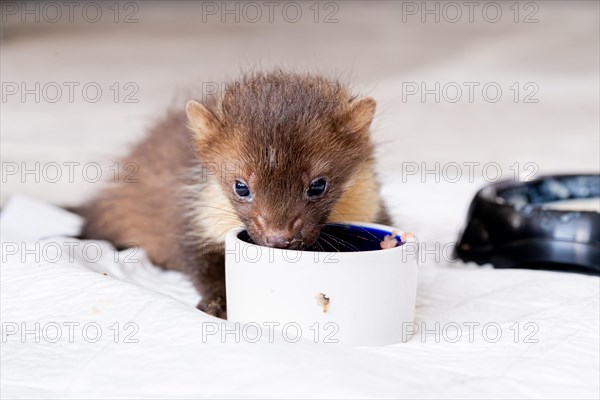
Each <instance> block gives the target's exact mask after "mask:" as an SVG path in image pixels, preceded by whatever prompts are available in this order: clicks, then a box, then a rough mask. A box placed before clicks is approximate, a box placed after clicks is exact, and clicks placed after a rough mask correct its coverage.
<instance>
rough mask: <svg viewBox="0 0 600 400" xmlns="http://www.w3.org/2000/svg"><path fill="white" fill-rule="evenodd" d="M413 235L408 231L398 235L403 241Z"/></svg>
mask: <svg viewBox="0 0 600 400" xmlns="http://www.w3.org/2000/svg"><path fill="white" fill-rule="evenodd" d="M414 237H415V235H413V234H412V233H410V232H404V233H403V234H402V236H400V238H401V239H402V241H403V242H406V239H410V238H414Z"/></svg>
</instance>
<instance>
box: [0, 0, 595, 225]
mask: <svg viewBox="0 0 600 400" xmlns="http://www.w3.org/2000/svg"><path fill="white" fill-rule="evenodd" d="M275 3H276V4H277V6H275V7H274V8H273V14H272V16H269V5H268V2H254V3H252V4H253V5H254V6H252V7H254V8H245V7H246V6H245V4H244V3H240V2H229V3H227V4H225V3H222V2H212V3H204V4H201V3H198V2H123V3H120V4H119V7H118V11H119V13H118V15H117V14H116V13H115V9H114V7H115V6H114V4H113V3H112V2H109V3H103V4H102V6H101V7H102V11H101V12H102V14H101V18H99V20H98V21H97V22H90V21H91V20H93V19H94V18H95V14H94V11H95V10H96V8H97V6H98V4H100V3H93V4H92V5H91V6H89V7H88V8H87V9H86V12H87V14H84V12H83V9H84V8H85V4H86V3H78V4H79V6H77V7H76V8H75V9H74V10H73V15H72V20H73V22H71V21H69V17H70V16H69V15H68V11H69V10H68V9H66V8H65V7H62V8H63V9H62V13H63V14H62V17H61V18H59V19H58V21H57V22H53V20H54V19H56V16H57V14H56V12H55V10H52V9H50V8H48V9H45V10H44V8H43V7H44V6H43V4H42V3H39V2H29V3H27V4H25V5H24V4H16V9H15V8H8V9H6V8H3V15H2V19H3V21H2V22H3V23H2V44H1V53H2V54H1V55H2V59H1V73H2V82H3V88H2V89H3V99H2V110H1V132H2V137H1V144H2V146H1V148H2V149H1V157H2V163H3V182H2V197H1V200H2V202H3V203H4V202H5V201H6V199H7V198H8V197H9V196H10V195H11V194H14V193H17V192H19V193H26V194H29V195H32V196H35V197H38V198H41V199H44V200H48V201H51V202H53V203H56V204H60V205H76V204H79V203H81V202H82V201H84V200H85V199H86V198H87V197H89V196H90V195H91V194H92V193H93V192H94V191H95V190H97V189H98V187H99V185H100V184H99V183H90V182H88V180H89V179H84V178H83V174H84V171H83V168H84V167H85V166H86V165H89V163H98V164H100V165H101V166H102V168H104V176H103V177H104V178H106V177H108V178H110V177H111V175H110V174H111V173H112V172H111V170H110V168H111V165H112V162H113V160H114V159H115V157H118V156H119V155H121V154H123V153H125V152H126V151H127V149H128V147H129V146H130V145H131V143H133V142H134V141H135V140H136V139H137V138H139V137H140V136H141V135H143V133H144V131H145V130H146V128H147V127H148V126H150V125H151V124H152V123H153V121H154V120H156V119H157V118H159V117H160V116H161V115H162V114H163V112H164V110H165V108H166V107H168V106H176V107H181V105H182V104H183V102H184V101H185V99H186V98H188V97H189V96H192V95H194V96H196V97H198V96H199V94H202V93H203V90H204V92H206V89H207V88H208V87H210V85H214V84H220V83H221V82H223V81H224V80H226V79H229V78H235V77H236V76H238V75H239V73H240V71H244V70H253V69H260V68H269V67H271V66H285V67H288V68H293V69H296V70H300V71H320V72H323V73H327V74H330V75H332V76H338V75H339V76H343V77H345V78H346V79H348V80H349V81H350V82H352V83H353V84H354V86H355V87H356V88H357V90H359V91H360V92H361V93H362V94H365V95H371V96H374V97H375V98H376V99H377V101H378V116H377V120H376V122H375V129H374V137H375V140H376V141H377V142H378V143H380V146H379V152H380V160H379V163H380V170H381V172H380V175H381V177H382V180H383V182H384V192H385V194H386V196H387V199H388V202H389V203H390V204H391V208H392V212H393V213H394V216H395V218H405V217H406V218H412V217H414V216H415V215H416V217H414V218H421V219H422V220H423V219H425V220H427V219H432V220H434V219H436V220H439V218H442V216H443V215H446V214H448V212H449V211H450V212H451V214H455V215H456V217H454V218H456V221H458V220H459V219H461V218H462V215H464V214H463V211H464V209H465V208H466V207H467V205H468V200H469V198H470V197H471V195H472V193H473V192H474V191H475V190H476V189H477V188H478V187H480V186H481V185H482V184H484V183H485V182H486V180H485V178H486V176H489V175H491V176H494V175H495V170H496V169H497V168H496V164H497V165H499V166H500V168H501V169H500V172H501V174H502V175H503V176H504V177H513V176H514V175H515V171H520V174H521V175H525V177H531V176H532V174H541V173H555V172H586V171H587V172H594V171H596V172H598V169H599V167H600V166H599V157H600V155H599V148H600V142H599V141H600V139H599V116H598V112H599V111H598V110H599V108H600V107H599V94H598V88H599V78H598V75H599V64H598V63H599V37H600V34H599V3H598V2H596V1H583V2H575V1H569V2H567V1H565V2H561V1H538V2H521V3H517V5H516V6H515V4H514V2H499V3H493V4H491V5H490V4H489V3H490V2H475V3H474V6H473V9H472V10H471V9H470V8H469V7H467V6H466V5H465V2H456V3H452V4H454V5H450V6H448V3H445V2H428V3H427V4H425V3H423V2H400V1H399V2H395V1H387V2H368V4H367V3H366V2H365V3H363V2H358V1H348V2H321V3H318V5H315V4H314V3H312V2H292V3H293V4H292V5H288V4H287V3H284V2H275ZM59 4H60V2H59ZM13 5H15V3H13ZM455 5H458V6H455ZM3 7H5V6H4V5H3ZM24 7H29V8H28V9H27V10H30V13H29V14H28V13H24V12H23V10H25V8H24ZM36 7H38V8H37V12H38V13H39V15H36ZM111 7H112V8H111ZM256 7H258V8H259V9H261V13H262V16H261V17H260V18H256V16H257V14H256ZM286 7H287V8H286ZM290 7H291V8H290ZM311 7H312V8H311ZM284 9H286V12H287V14H286V13H284V12H283V10H284ZM298 9H300V10H301V14H300V16H299V18H296V16H298V13H297V10H298ZM436 9H437V11H436ZM498 9H499V10H500V11H499V12H500V14H498ZM31 10H33V11H31ZM227 10H230V11H231V10H233V11H232V12H230V13H227V12H226V11H227ZM317 10H318V13H317ZM428 10H429V11H431V10H433V11H432V12H433V13H428ZM517 11H518V12H517ZM457 12H460V13H461V16H460V18H458V17H457V16H458V14H457ZM38 16H39V22H36V17H38ZM270 17H271V18H272V21H270V20H269V19H270ZM236 18H237V19H238V20H239V21H238V22H236ZM436 18H438V19H439V21H436ZM115 19H116V20H117V22H115ZM223 19H225V21H226V22H225V23H223V22H222V20H223ZM294 19H297V22H291V21H292V20H294ZM423 19H425V22H423ZM253 20H256V21H253ZM126 21H128V22H126ZM37 82H39V85H40V86H39V87H40V89H39V90H38V91H37V92H38V93H37V94H38V95H39V96H40V99H35V94H27V95H25V98H23V97H22V95H23V93H22V90H21V89H23V87H24V88H25V89H29V90H31V89H33V90H34V92H35V88H36V86H35V85H36V83H37ZM69 82H71V83H69ZM465 82H471V83H470V85H472V87H473V88H474V89H473V90H474V91H473V93H472V95H473V98H472V101H469V98H468V97H469V86H467V85H466V84H465ZM436 83H437V84H439V87H440V89H439V90H438V91H437V95H438V96H439V97H440V99H439V100H438V101H436V99H435V95H436V94H435V93H434V94H428V95H425V98H424V100H422V99H421V94H422V92H421V91H420V89H421V87H422V86H421V85H422V84H424V85H425V87H424V88H425V89H429V90H431V89H433V90H434V91H435V87H436V86H435V85H436ZM515 83H516V86H515ZM48 84H50V86H47V85H48ZM69 84H70V85H77V86H73V87H74V93H73V94H74V96H73V99H69V90H68V86H67V85H69ZM90 84H91V85H92V89H93V88H94V87H100V88H101V90H102V95H101V96H100V98H99V100H98V101H97V102H91V101H86V100H85V98H84V94H83V93H82V88H83V87H84V86H85V85H88V86H89V85H90ZM23 85H24V86H23ZM56 85H58V86H60V87H62V95H61V96H60V97H59V98H58V99H57V100H56V102H53V101H54V97H55V92H54V91H53V90H54V89H55V86H56ZM114 85H116V86H114ZM486 85H487V86H486ZM457 86H458V87H459V88H461V90H462V97H461V98H460V100H458V101H456V102H454V100H455V97H456V93H458V92H456V91H455V90H456V87H457ZM44 87H46V93H44V90H43V88H44ZM483 87H488V89H489V91H487V92H484V91H483V90H482V88H483ZM498 87H499V88H500V89H501V91H502V92H501V96H500V97H499V98H498V99H494V97H495V94H494V90H495V88H498ZM15 88H17V89H15ZM117 88H118V93H117ZM415 88H417V89H418V90H419V91H418V92H417V93H416V94H415V93H414V89H415ZM444 88H445V89H444ZM517 88H518V93H517V92H516V91H517ZM92 89H90V93H92V94H91V96H94V91H93V90H92ZM15 90H17V91H16V92H15ZM411 90H413V92H411ZM192 93H193V94H192ZM411 93H412V94H411ZM115 95H116V96H117V97H116V99H115ZM127 96H129V97H127ZM486 96H487V97H486ZM127 99H129V100H134V101H137V102H133V103H132V102H127V101H126V100H127ZM71 100H72V101H71ZM115 100H116V102H115ZM492 100H494V101H492ZM496 100H497V101H496ZM528 101H536V102H528ZM65 162H67V163H75V164H71V165H73V168H74V169H73V170H72V171H73V173H74V175H73V179H68V176H67V174H68V172H69V169H68V168H69V167H68V166H66V165H65V164H64V163H65ZM438 162H439V163H440V164H439V166H438V167H436V163H438ZM52 163H56V164H58V165H59V166H60V167H61V172H62V173H63V175H62V178H61V179H59V180H58V181H57V182H49V181H48V179H45V178H47V177H44V174H51V175H52V176H55V173H54V172H53V171H51V167H48V169H46V170H45V171H44V167H46V166H49V165H50V164H52ZM453 163H457V164H458V165H459V166H460V167H461V168H462V175H460V176H459V179H458V180H457V181H456V182H453V181H454V180H455V179H454V177H455V174H451V173H450V172H451V171H450V170H451V168H452V167H453V165H454V164H453ZM466 163H471V164H470V165H474V166H473V167H472V168H473V169H472V172H473V177H472V178H473V179H471V177H470V175H468V168H469V167H468V164H466ZM515 163H518V164H515ZM526 163H529V164H526ZM52 165H54V164H52ZM488 165H491V166H492V167H493V168H492V170H485V169H484V167H485V166H488ZM415 166H417V168H418V171H417V172H416V173H415V174H412V171H413V169H414V167H415ZM446 166H448V169H447V170H444V167H446ZM15 168H16V170H15ZM36 168H37V172H34V173H33V174H29V175H27V174H24V171H25V170H26V169H29V170H32V169H33V170H34V171H35V170H36ZM436 168H438V174H437V175H441V179H438V178H439V176H438V177H436V176H434V175H427V174H425V176H423V175H422V173H423V172H426V170H428V169H433V170H435V169H436ZM444 171H445V172H444ZM93 172H94V169H93V168H92V170H87V173H88V174H91V175H94V174H93ZM409 172H410V173H411V174H412V175H411V174H409ZM446 172H447V173H448V174H449V175H448V176H446V175H445V173H446ZM36 173H37V174H38V175H39V176H40V178H41V179H39V180H38V179H37V177H36ZM450 175H452V177H450ZM482 178H484V179H483V180H482ZM438 180H439V182H438Z"/></svg>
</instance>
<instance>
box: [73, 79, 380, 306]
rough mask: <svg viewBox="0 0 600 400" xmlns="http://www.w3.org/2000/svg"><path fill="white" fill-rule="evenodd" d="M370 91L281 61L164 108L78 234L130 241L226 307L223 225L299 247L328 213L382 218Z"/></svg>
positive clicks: (87, 210) (331, 218)
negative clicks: (132, 168) (181, 105)
mask: <svg viewBox="0 0 600 400" xmlns="http://www.w3.org/2000/svg"><path fill="white" fill-rule="evenodd" d="M375 106H376V104H375V101H374V100H373V99H372V98H370V97H366V98H362V99H361V98H358V97H356V96H354V95H352V94H351V93H350V92H349V90H348V89H347V88H346V87H345V86H344V85H343V84H341V83H340V82H337V81H336V82H331V81H328V80H327V79H325V78H323V77H321V76H315V75H311V74H298V73H289V72H285V71H281V70H277V71H273V72H268V73H252V74H248V75H246V76H243V77H242V78H240V79H239V80H237V81H234V82H230V83H228V84H227V85H225V87H224V89H223V90H222V92H221V93H219V94H218V95H212V96H210V98H208V99H205V100H204V101H202V102H197V101H194V100H191V101H189V102H188V103H187V105H186V107H185V112H184V111H183V110H174V111H170V112H168V114H167V115H166V117H165V118H164V119H162V120H161V121H160V122H159V123H158V124H157V125H155V126H154V128H152V129H151V130H150V132H149V134H148V136H147V137H146V138H145V139H144V140H143V141H142V142H141V143H139V144H138V145H137V146H135V148H134V149H133V151H132V152H131V153H130V154H129V156H127V157H126V158H125V159H124V160H123V161H122V162H123V163H124V164H125V163H134V164H135V165H136V167H137V174H136V175H135V179H134V180H133V182H114V183H112V184H110V185H109V186H107V187H106V188H105V189H104V190H103V191H101V192H100V194H99V195H98V196H97V197H96V198H95V199H93V200H92V201H91V202H90V204H88V205H87V206H85V207H84V211H83V214H84V217H85V218H86V224H85V227H84V232H83V237H85V238H90V239H104V240H108V241H110V242H113V243H114V244H116V245H117V246H119V245H121V246H123V245H137V246H141V247H142V248H143V249H145V251H146V252H147V254H148V256H149V258H150V259H151V260H152V262H153V263H155V264H156V265H159V266H162V267H164V268H168V269H174V270H178V271H183V272H185V273H187V274H189V276H190V277H191V279H192V280H193V282H194V284H195V286H196V287H197V289H198V291H199V292H200V294H201V296H202V300H201V302H200V304H199V305H198V308H199V309H201V310H203V311H205V312H208V313H209V314H212V315H215V316H219V317H223V318H224V317H225V316H226V304H225V271H224V254H225V253H224V247H223V240H224V235H225V233H226V232H227V231H228V230H229V229H231V228H234V227H238V226H244V227H245V228H246V229H247V230H248V233H249V235H250V238H251V239H252V240H253V241H254V242H255V243H257V244H260V245H265V246H272V247H280V248H290V249H306V248H309V247H310V246H311V245H313V244H314V243H315V242H317V240H318V238H319V233H320V228H321V226H322V225H323V224H325V223H327V222H347V221H366V222H377V223H382V224H389V223H390V220H389V217H388V214H387V212H386V209H385V208H384V204H383V202H382V200H381V197H380V194H379V184H378V181H377V178H376V174H375V171H374V156H373V144H372V141H371V138H370V132H369V130H370V125H371V121H372V120H373V116H374V114H375Z"/></svg>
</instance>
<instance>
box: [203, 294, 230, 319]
mask: <svg viewBox="0 0 600 400" xmlns="http://www.w3.org/2000/svg"><path fill="white" fill-rule="evenodd" d="M196 308H197V309H198V310H200V311H204V312H205V313H207V314H210V315H212V316H214V317H217V318H222V319H227V306H226V305H225V299H223V298H221V297H214V298H211V299H206V300H202V301H201V302H200V303H198V305H197V306H196Z"/></svg>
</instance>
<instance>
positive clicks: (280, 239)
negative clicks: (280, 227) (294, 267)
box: [265, 233, 293, 249]
mask: <svg viewBox="0 0 600 400" xmlns="http://www.w3.org/2000/svg"><path fill="white" fill-rule="evenodd" d="M267 235H268V236H265V242H267V245H268V246H271V247H277V248H280V249H285V248H287V247H288V246H289V245H290V243H291V242H292V240H293V236H292V235H290V234H281V233H274V234H272V233H268V234H267Z"/></svg>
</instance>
